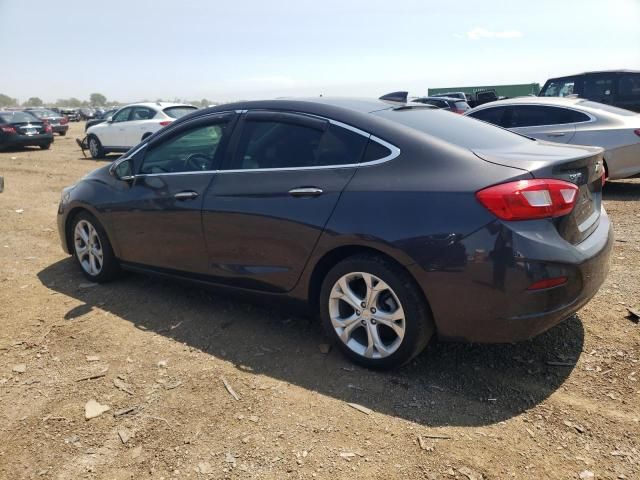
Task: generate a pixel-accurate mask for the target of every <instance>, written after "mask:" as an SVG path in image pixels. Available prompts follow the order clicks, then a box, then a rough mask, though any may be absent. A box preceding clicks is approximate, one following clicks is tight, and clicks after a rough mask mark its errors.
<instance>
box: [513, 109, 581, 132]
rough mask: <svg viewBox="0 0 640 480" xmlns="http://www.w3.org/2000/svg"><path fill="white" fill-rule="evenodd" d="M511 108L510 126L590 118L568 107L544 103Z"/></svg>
mask: <svg viewBox="0 0 640 480" xmlns="http://www.w3.org/2000/svg"><path fill="white" fill-rule="evenodd" d="M510 108H511V115H510V120H509V128H518V127H538V126H543V125H562V124H567V123H577V122H588V121H589V120H590V118H589V116H588V115H586V114H584V113H581V112H578V111H576V110H570V109H568V108H560V107H550V106H542V105H514V106H512V107H510Z"/></svg>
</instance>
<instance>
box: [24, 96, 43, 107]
mask: <svg viewBox="0 0 640 480" xmlns="http://www.w3.org/2000/svg"><path fill="white" fill-rule="evenodd" d="M23 105H24V106H25V107H41V106H42V105H44V102H43V101H42V99H41V98H38V97H31V98H29V100H27V101H26V102H24V103H23Z"/></svg>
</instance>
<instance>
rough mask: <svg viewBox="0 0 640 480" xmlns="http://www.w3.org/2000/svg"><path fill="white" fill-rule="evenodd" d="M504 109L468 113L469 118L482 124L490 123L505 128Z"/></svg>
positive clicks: (488, 109) (496, 108)
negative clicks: (475, 119)
mask: <svg viewBox="0 0 640 480" xmlns="http://www.w3.org/2000/svg"><path fill="white" fill-rule="evenodd" d="M505 112H506V108H505V107H494V108H484V109H482V110H478V111H477V112H473V113H470V114H469V116H470V117H473V118H477V119H478V120H482V121H483V122H487V123H492V124H493V125H499V126H501V127H504V126H505V121H504V114H505Z"/></svg>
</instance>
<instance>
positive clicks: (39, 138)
mask: <svg viewBox="0 0 640 480" xmlns="http://www.w3.org/2000/svg"><path fill="white" fill-rule="evenodd" d="M51 142H53V134H52V133H46V134H43V135H11V136H8V135H7V136H5V137H4V139H3V143H2V145H3V146H5V147H27V146H32V145H47V144H49V143H51Z"/></svg>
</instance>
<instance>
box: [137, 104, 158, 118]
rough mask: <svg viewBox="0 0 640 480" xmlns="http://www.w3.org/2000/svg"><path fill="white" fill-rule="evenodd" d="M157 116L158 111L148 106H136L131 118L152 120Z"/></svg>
mask: <svg viewBox="0 0 640 480" xmlns="http://www.w3.org/2000/svg"><path fill="white" fill-rule="evenodd" d="M155 116H156V112H155V111H153V110H151V109H150V108H147V107H134V108H133V113H132V114H131V120H150V119H152V118H153V117H155Z"/></svg>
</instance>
